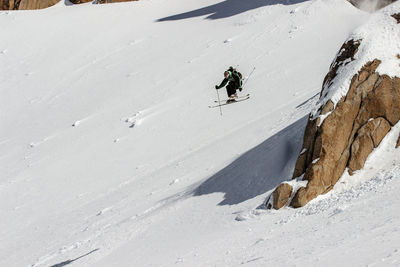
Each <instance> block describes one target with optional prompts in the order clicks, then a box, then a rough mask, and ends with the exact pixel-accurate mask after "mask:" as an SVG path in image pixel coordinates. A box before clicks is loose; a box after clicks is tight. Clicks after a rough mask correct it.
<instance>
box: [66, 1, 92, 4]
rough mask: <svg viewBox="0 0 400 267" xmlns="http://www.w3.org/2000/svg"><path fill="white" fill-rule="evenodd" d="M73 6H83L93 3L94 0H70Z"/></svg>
mask: <svg viewBox="0 0 400 267" xmlns="http://www.w3.org/2000/svg"><path fill="white" fill-rule="evenodd" d="M69 1H70V2H71V3H72V4H83V3H88V2H93V0H69Z"/></svg>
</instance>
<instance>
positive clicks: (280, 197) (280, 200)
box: [273, 183, 293, 210]
mask: <svg viewBox="0 0 400 267" xmlns="http://www.w3.org/2000/svg"><path fill="white" fill-rule="evenodd" d="M292 191H293V187H292V186H291V185H290V184H288V183H282V184H280V185H279V186H278V187H277V188H276V190H275V191H274V193H273V200H274V202H273V208H274V209H277V210H278V209H280V208H282V207H283V206H285V205H286V204H287V202H288V201H289V199H290V196H291V194H292Z"/></svg>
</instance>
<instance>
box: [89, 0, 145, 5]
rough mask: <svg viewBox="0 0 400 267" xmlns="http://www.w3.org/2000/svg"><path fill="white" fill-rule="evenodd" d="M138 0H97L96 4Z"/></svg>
mask: <svg viewBox="0 0 400 267" xmlns="http://www.w3.org/2000/svg"><path fill="white" fill-rule="evenodd" d="M131 1H138V0H97V4H109V3H119V2H131Z"/></svg>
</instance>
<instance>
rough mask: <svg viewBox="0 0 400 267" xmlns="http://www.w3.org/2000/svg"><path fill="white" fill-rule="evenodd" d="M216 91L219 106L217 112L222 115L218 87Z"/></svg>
mask: <svg viewBox="0 0 400 267" xmlns="http://www.w3.org/2000/svg"><path fill="white" fill-rule="evenodd" d="M216 91H217V96H218V106H219V113H220V114H221V116H222V108H221V101H220V100H219V93H218V89H217V90H216Z"/></svg>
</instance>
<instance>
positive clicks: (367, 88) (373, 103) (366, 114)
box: [273, 40, 400, 209]
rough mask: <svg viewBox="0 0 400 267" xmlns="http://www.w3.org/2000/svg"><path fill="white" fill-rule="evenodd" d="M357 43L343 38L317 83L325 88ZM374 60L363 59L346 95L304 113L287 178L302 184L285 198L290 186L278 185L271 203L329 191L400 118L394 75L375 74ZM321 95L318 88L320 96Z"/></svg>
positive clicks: (296, 202) (399, 88) (297, 202)
mask: <svg viewBox="0 0 400 267" xmlns="http://www.w3.org/2000/svg"><path fill="white" fill-rule="evenodd" d="M361 42H362V40H349V41H348V42H346V43H345V44H344V45H343V46H342V47H341V49H340V51H339V54H338V56H337V57H336V60H335V61H334V63H333V64H332V65H331V68H330V71H329V72H328V74H327V75H326V77H325V79H324V83H323V88H329V87H330V85H331V84H332V81H333V80H334V79H335V77H336V75H337V73H338V70H339V69H340V68H342V67H343V66H345V65H347V64H349V63H350V62H351V61H353V60H354V57H355V55H356V54H357V51H358V48H359V46H360V43H361ZM394 58H396V56H394ZM380 64H381V60H379V59H375V60H372V61H370V62H368V63H366V64H365V65H364V66H363V67H362V68H361V69H360V70H359V71H358V72H357V73H356V74H355V75H354V76H353V77H352V79H351V82H350V85H349V89H348V91H347V95H345V96H343V97H342V98H341V99H340V100H339V101H338V102H337V103H336V105H335V104H334V102H332V101H331V100H328V101H326V103H325V104H323V105H321V106H320V108H319V110H318V112H317V114H318V116H316V117H313V116H312V115H310V117H309V120H308V123H307V126H306V130H305V133H304V137H303V147H302V150H301V153H300V155H299V157H298V159H297V162H296V165H295V169H294V172H293V178H298V177H300V176H301V175H303V180H305V181H308V183H307V185H306V186H305V187H301V188H300V189H299V190H298V191H297V192H295V194H294V197H293V198H292V200H291V202H290V203H287V202H288V201H289V199H290V197H288V195H289V196H290V194H289V192H290V193H291V194H292V192H291V191H292V189H291V188H290V190H289V188H287V186H286V185H285V184H284V183H283V184H281V185H279V186H278V187H277V188H276V189H275V191H274V193H273V200H274V202H273V203H274V204H273V208H275V209H279V208H281V207H283V206H285V205H287V204H290V206H292V207H295V208H298V207H302V206H304V205H305V204H307V203H308V202H309V201H310V200H312V199H313V198H315V197H317V196H318V195H320V194H325V193H327V192H328V191H330V190H331V189H332V188H333V186H334V185H335V184H336V182H337V181H338V180H339V178H340V177H341V176H342V174H343V172H344V171H345V169H346V168H348V170H349V173H350V174H353V173H354V171H357V170H360V169H361V168H362V167H363V166H364V163H365V161H366V159H367V157H368V155H369V154H370V153H371V152H372V151H373V149H374V148H376V147H377V146H378V145H379V143H380V142H381V141H382V139H383V138H384V137H385V135H386V134H387V133H388V132H389V130H390V129H391V127H392V126H393V125H395V124H396V123H397V122H398V121H399V120H400V79H399V78H397V77H393V78H391V77H389V76H387V75H381V74H379V73H378V72H377V71H376V70H377V68H378V67H379V66H380ZM326 94H327V92H324V90H322V92H321V96H323V95H326ZM399 142H400V140H399ZM285 201H286V202H285Z"/></svg>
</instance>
